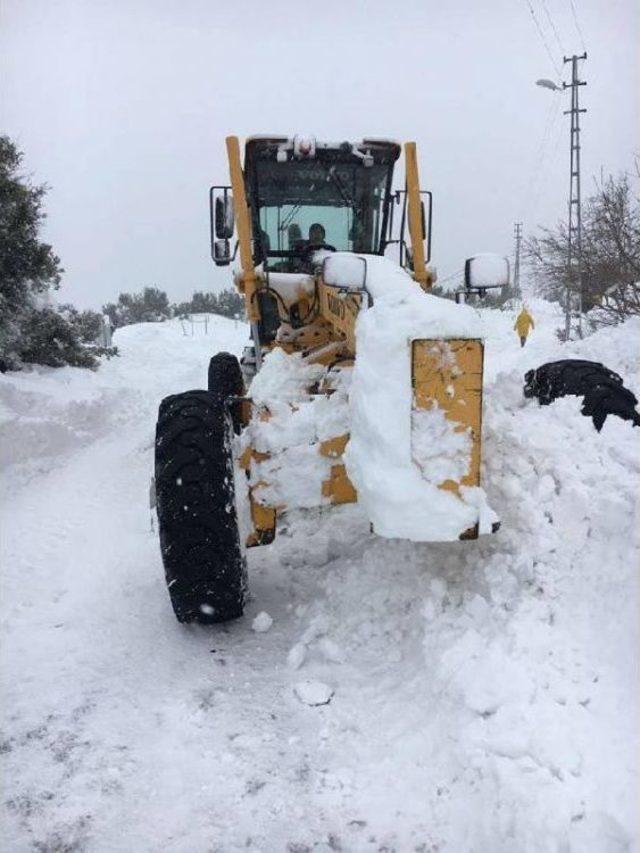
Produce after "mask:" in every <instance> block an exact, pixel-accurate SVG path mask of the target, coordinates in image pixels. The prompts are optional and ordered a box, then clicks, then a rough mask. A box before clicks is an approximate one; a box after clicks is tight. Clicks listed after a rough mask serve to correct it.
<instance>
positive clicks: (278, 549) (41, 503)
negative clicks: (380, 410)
mask: <svg viewBox="0 0 640 853" xmlns="http://www.w3.org/2000/svg"><path fill="white" fill-rule="evenodd" d="M533 313H534V316H535V317H536V320H538V321H539V322H538V327H537V328H536V331H535V332H534V334H533V337H532V339H531V341H530V343H529V344H528V345H527V347H526V348H525V350H520V347H519V344H518V341H517V339H516V336H515V334H514V332H513V331H512V328H511V327H512V324H513V318H512V317H510V316H507V315H503V314H500V313H499V312H490V311H486V312H483V314H484V315H485V320H486V323H487V327H488V334H489V338H488V340H487V387H486V392H485V406H484V411H485V445H484V455H485V473H484V482H485V486H486V488H487V491H488V493H489V498H490V500H491V503H492V505H493V506H494V507H495V508H496V510H497V511H498V512H499V513H500V514H501V516H502V519H503V526H502V530H501V531H500V533H499V534H497V535H496V536H494V537H491V538H489V539H484V540H481V541H479V542H472V543H455V544H453V545H451V544H448V545H419V546H418V545H413V544H411V543H406V542H398V541H387V540H384V539H381V538H378V537H375V536H372V535H371V534H370V533H369V532H368V525H367V523H366V521H365V520H364V519H363V518H362V517H361V516H360V514H359V512H358V508H357V506H351V507H345V508H343V509H341V510H334V511H331V512H327V513H324V514H307V515H300V516H298V517H295V518H292V519H289V520H287V522H286V523H285V525H283V527H282V528H281V529H280V531H279V534H278V537H277V539H276V542H275V543H274V544H273V545H272V546H269V547H268V548H260V549H254V550H253V551H251V552H250V566H249V570H250V584H251V591H252V600H251V602H250V604H249V606H248V608H247V615H246V617H245V618H244V619H242V620H239V621H238V622H235V623H232V624H229V625H226V626H222V627H200V626H181V625H179V624H178V623H177V622H176V621H175V619H174V617H173V614H172V611H171V608H170V605H169V601H168V597H167V594H166V590H165V585H164V580H163V575H162V566H161V561H160V555H159V548H158V544H157V541H156V536H155V534H154V533H152V532H151V531H150V517H149V510H148V488H149V476H150V472H151V468H152V457H153V432H154V425H155V414H156V410H157V405H158V402H159V400H160V399H161V398H162V397H163V396H165V395H166V394H169V393H174V392H178V391H181V390H186V389H187V388H195V387H202V386H203V384H204V382H205V379H206V367H207V362H208V358H209V355H210V354H212V353H213V352H215V351H217V350H220V349H221V350H230V351H232V352H236V353H239V351H240V349H241V347H242V345H243V343H244V339H245V329H244V328H243V327H242V326H241V325H238V326H237V327H236V326H235V325H234V323H233V322H232V321H226V320H223V319H216V320H215V322H214V323H213V324H212V325H211V326H210V327H209V330H210V334H209V336H208V337H206V336H204V335H203V334H201V333H200V334H197V335H196V336H194V337H190V336H188V337H185V336H183V334H182V331H181V328H180V325H179V324H178V323H177V322H172V323H167V324H154V325H143V326H136V327H129V328H126V329H122V330H120V331H119V332H118V334H117V337H116V343H117V345H118V346H119V347H120V350H121V357H120V358H118V359H114V360H112V361H111V362H109V363H105V364H104V365H103V366H102V368H101V369H100V371H99V372H98V373H96V374H93V373H89V372H86V371H79V370H73V369H64V370H59V371H52V370H38V371H35V372H33V373H30V374H12V375H5V376H3V377H0V425H1V426H2V430H3V433H2V436H3V437H2V446H1V448H0V463H1V464H2V465H3V471H2V473H3V476H2V531H1V532H2V540H1V551H0V558H1V562H2V573H3V585H2V591H3V600H2V617H3V618H2V627H3V644H2V679H3V691H2V692H3V702H2V712H3V721H2V738H1V741H0V745H1V750H2V753H3V755H2V758H3V763H4V774H3V801H4V807H3V808H4V820H3V823H4V827H5V829H4V833H3V840H2V842H0V844H1V845H2V847H1V849H2V851H6V853H21V851H31V850H35V851H38V853H59V851H60V852H61V851H85V850H86V851H92V853H93V851H95V853H102V851H105V853H110V851H118V853H120V851H122V853H128V851H145V853H146V851H149V853H151V852H152V851H153V853H156V851H158V853H159V851H163V853H164V851H171V853H174V852H175V853H178V851H179V853H183V851H184V853H192V852H193V853H201V851H202V853H209V851H211V853H212V851H216V853H217V851H235V850H248V851H258V850H260V851H263V853H270V851H290V853H303V851H321V850H342V851H360V850H363V851H368V850H371V851H398V853H402V852H403V851H422V853H427V851H429V853H435V851H451V853H466V851H477V853H485V851H486V852H487V853H502V851H504V853H513V851H518V853H520V851H525V853H527V851H532V853H533V851H536V853H537V851H549V853H551V851H558V852H559V851H576V853H577V851H580V853H582V851H593V853H609V851H611V853H613V851H623V850H625V851H627V850H636V849H638V833H637V828H636V814H635V809H636V806H637V795H638V764H637V732H636V722H637V714H638V692H637V685H638V655H637V653H638V642H639V639H640V638H639V632H638V624H639V615H638V604H639V592H638V590H639V586H638V541H637V532H636V531H637V530H638V526H637V523H636V524H635V525H634V521H635V522H637V520H638V519H637V503H636V501H637V494H638V486H639V484H640V453H639V451H640V430H634V429H632V428H631V426H630V424H628V423H624V422H622V421H619V420H615V419H613V418H609V419H608V421H607V423H606V424H605V427H604V429H603V431H602V433H600V434H598V433H596V432H595V430H594V429H593V426H592V424H591V422H590V421H589V420H587V419H586V418H583V417H582V416H580V414H579V402H578V401H577V400H575V399H565V400H561V401H558V402H557V403H556V404H554V405H553V406H550V407H548V408H544V409H541V408H539V407H538V405H537V403H535V402H525V401H524V400H523V398H522V390H521V389H522V380H521V377H522V373H523V372H524V370H526V369H528V368H529V367H532V366H537V365H538V364H540V363H541V362H543V361H546V360H549V359H552V358H556V357H560V356H561V355H565V356H570V355H576V356H579V357H586V358H594V359H597V360H602V361H604V362H605V364H607V365H608V366H609V367H611V368H612V369H614V370H617V371H618V372H620V373H621V374H622V375H623V376H624V378H625V380H626V382H627V384H628V386H629V387H630V388H632V390H634V392H635V393H636V395H638V394H639V392H640V387H639V385H638V379H637V376H638V372H637V371H638V364H639V362H640V355H639V352H638V349H639V343H640V324H638V323H629V324H627V325H626V326H625V327H624V328H622V329H617V330H613V331H607V332H600V333H598V334H597V335H595V336H593V337H591V338H590V339H588V340H587V341H585V342H582V343H580V344H573V345H571V347H570V348H563V347H561V346H560V345H559V344H558V343H557V342H556V341H555V337H554V328H555V326H556V325H557V318H556V317H555V316H554V313H553V310H552V309H551V308H550V307H548V306H544V305H543V304H541V303H534V306H533ZM262 611H266V612H267V613H268V614H269V615H270V616H271V617H272V619H273V625H272V626H271V627H270V629H269V630H268V631H266V632H260V631H254V630H252V622H253V619H254V617H255V616H256V615H257V614H258V613H260V612H262ZM307 680H312V681H320V682H322V683H324V684H327V685H328V686H329V687H330V688H331V689H332V690H333V691H334V693H333V698H332V700H331V702H330V704H328V705H323V706H320V707H309V706H307V705H305V704H303V703H302V702H301V701H300V699H299V698H298V697H297V695H296V693H295V687H296V685H299V684H300V683H301V682H304V681H307Z"/></svg>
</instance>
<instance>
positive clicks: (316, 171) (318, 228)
mask: <svg viewBox="0 0 640 853" xmlns="http://www.w3.org/2000/svg"><path fill="white" fill-rule="evenodd" d="M254 180H255V184H254V199H255V201H256V202H257V205H256V206H257V208H258V210H257V213H258V218H259V236H258V240H259V242H260V244H261V248H262V253H263V254H266V255H267V256H273V257H280V258H283V257H290V256H292V255H300V254H302V253H304V251H305V250H308V249H309V248H310V247H313V246H318V247H321V246H323V245H325V246H329V247H330V248H333V249H336V250H337V251H348V252H350V251H353V252H367V253H376V252H377V251H379V247H380V240H381V230H382V216H383V208H384V204H383V203H384V198H385V194H386V191H387V185H388V182H389V180H390V168H389V167H388V166H386V165H377V164H376V165H373V166H369V167H365V166H363V165H362V163H360V162H356V163H353V164H351V163H346V164H345V163H333V164H328V163H323V162H320V161H319V160H307V161H288V162H286V163H278V162H276V161H274V160H270V161H262V162H258V163H256V171H255V179H254ZM254 214H255V211H254Z"/></svg>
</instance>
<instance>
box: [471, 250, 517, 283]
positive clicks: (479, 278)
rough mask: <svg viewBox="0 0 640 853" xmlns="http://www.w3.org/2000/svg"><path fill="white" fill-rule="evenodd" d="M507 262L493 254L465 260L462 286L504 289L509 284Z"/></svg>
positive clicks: (475, 256) (484, 254)
mask: <svg viewBox="0 0 640 853" xmlns="http://www.w3.org/2000/svg"><path fill="white" fill-rule="evenodd" d="M509 272H510V271H509V260H508V259H507V258H505V257H504V256H502V255H496V254H494V253H493V252H485V253H483V254H480V255H474V256H473V257H472V258H467V260H466V261H465V264H464V286H465V288H466V289H467V290H470V289H471V288H482V289H483V290H485V292H486V289H487V288H488V287H505V286H506V285H507V284H509Z"/></svg>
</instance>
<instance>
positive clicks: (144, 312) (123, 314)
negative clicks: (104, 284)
mask: <svg viewBox="0 0 640 853" xmlns="http://www.w3.org/2000/svg"><path fill="white" fill-rule="evenodd" d="M102 311H103V313H104V314H106V315H107V317H108V318H109V320H110V321H111V325H112V326H113V328H114V329H118V328H120V327H121V326H130V325H132V324H133V323H159V322H162V321H164V320H167V319H168V318H169V317H171V314H172V312H171V307H170V305H169V299H168V297H167V294H166V293H165V291H164V290H160V289H159V288H157V287H145V288H144V289H143V290H142V291H141V292H140V293H121V294H120V295H119V296H118V301H117V302H108V303H107V304H106V305H104V306H103V307H102Z"/></svg>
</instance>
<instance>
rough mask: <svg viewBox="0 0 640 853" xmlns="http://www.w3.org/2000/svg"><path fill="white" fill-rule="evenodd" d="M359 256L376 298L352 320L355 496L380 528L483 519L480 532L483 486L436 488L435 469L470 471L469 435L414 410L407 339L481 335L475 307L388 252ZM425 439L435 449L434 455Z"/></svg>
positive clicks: (392, 531) (488, 517)
mask: <svg viewBox="0 0 640 853" xmlns="http://www.w3.org/2000/svg"><path fill="white" fill-rule="evenodd" d="M363 257H366V261H367V278H366V286H367V289H368V290H369V292H370V293H371V295H372V297H373V305H371V306H370V307H368V308H367V309H366V310H361V312H360V314H359V316H358V319H357V321H356V349H357V357H356V362H355V367H354V370H353V381H352V385H351V391H350V407H351V430H350V436H351V437H350V440H349V444H348V445H347V449H346V451H345V464H346V467H347V473H348V475H349V478H350V479H351V481H352V483H353V484H354V486H355V487H356V489H357V491H358V500H359V501H360V503H361V505H362V508H363V511H364V512H365V513H366V514H367V516H368V518H369V519H370V521H371V523H372V524H373V527H374V529H375V531H376V533H378V534H380V535H381V536H386V537H389V538H401V539H411V540H413V541H416V542H420V541H424V542H428V541H441V540H452V539H457V538H458V536H459V535H460V534H461V533H463V532H464V531H465V530H467V529H469V528H471V527H473V526H474V525H475V524H476V523H477V522H478V521H479V520H481V521H482V526H483V531H484V532H486V531H487V530H490V529H491V523H492V521H493V520H495V515H494V514H493V513H492V511H491V510H490V508H489V507H488V506H487V503H486V497H485V494H484V492H483V491H482V489H468V490H464V491H463V492H462V497H461V498H460V497H458V496H456V495H454V494H452V493H451V492H448V491H445V490H443V489H441V488H439V486H440V484H441V483H442V482H443V480H444V479H446V478H444V477H443V478H441V477H440V474H441V473H443V472H453V473H455V474H459V472H460V471H462V472H463V473H466V469H467V466H468V459H469V455H468V452H469V448H470V444H471V440H470V438H469V436H467V435H466V434H464V433H462V434H461V433H459V432H456V431H455V424H454V423H452V422H451V421H448V420H447V419H446V418H445V417H444V415H443V413H442V412H440V411H438V410H437V409H432V410H430V411H425V412H421V413H420V414H419V415H414V416H413V417H412V401H413V399H412V398H413V389H412V384H411V345H412V341H414V340H419V339H429V338H433V339H443V340H444V341H445V344H444V345H445V346H446V339H447V338H475V339H478V338H482V337H483V336H484V328H483V324H482V321H481V319H480V315H479V314H478V312H477V311H475V310H474V309H473V308H470V307H469V306H466V305H456V304H455V303H453V302H451V301H450V300H447V299H441V298H438V297H436V296H432V295H430V294H427V293H425V292H424V291H422V290H421V288H420V287H419V286H418V285H417V284H416V282H415V281H414V280H413V279H412V278H411V276H409V275H408V274H407V273H406V272H405V271H404V270H403V269H401V268H400V267H398V266H397V265H396V264H394V263H392V262H391V261H390V260H388V259H387V258H380V257H372V256H363ZM412 444H413V445H414V451H413V452H412ZM429 447H432V448H433V449H434V452H435V453H436V455H435V456H433V455H432V458H431V461H428V460H427V454H428V453H429V451H428V448H429ZM416 449H417V450H416ZM416 452H417V454H418V457H419V458H416ZM416 463H417V464H416Z"/></svg>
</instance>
